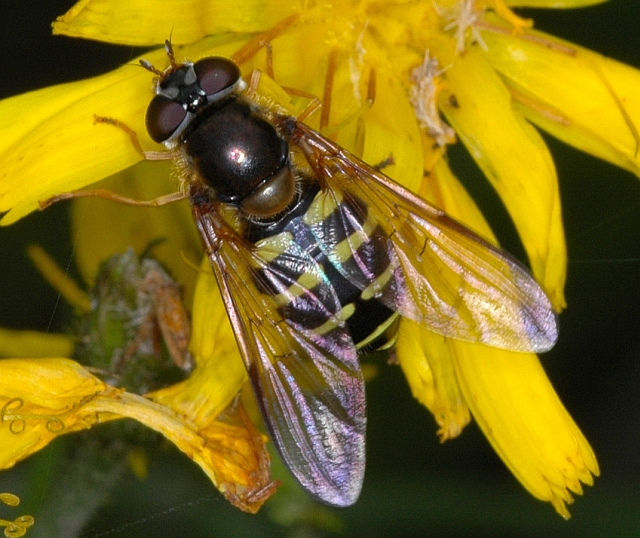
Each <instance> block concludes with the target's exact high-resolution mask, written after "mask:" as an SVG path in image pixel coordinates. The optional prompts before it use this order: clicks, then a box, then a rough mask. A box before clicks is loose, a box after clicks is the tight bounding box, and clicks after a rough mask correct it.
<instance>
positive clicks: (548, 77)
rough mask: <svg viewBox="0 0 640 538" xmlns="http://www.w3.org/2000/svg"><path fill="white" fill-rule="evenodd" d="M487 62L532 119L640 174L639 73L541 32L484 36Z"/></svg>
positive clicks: (549, 130) (582, 148)
mask: <svg viewBox="0 0 640 538" xmlns="http://www.w3.org/2000/svg"><path fill="white" fill-rule="evenodd" d="M483 36H484V37H485V38H486V39H485V41H486V43H487V46H488V47H489V49H490V54H488V55H487V58H488V60H489V62H490V63H491V65H493V66H494V67H495V69H497V70H498V71H499V72H500V73H501V74H502V75H503V76H504V77H505V82H506V84H507V85H508V87H509V88H510V90H511V92H512V94H513V96H514V99H515V101H516V103H517V104H518V105H517V108H518V110H519V111H521V112H522V114H524V115H525V116H526V117H527V119H529V120H531V121H532V122H533V123H535V124H536V125H539V126H540V127H541V128H543V129H544V130H545V131H548V132H549V133H551V134H553V135H554V136H556V137H558V138H559V139H561V140H563V141H565V142H566V143H567V144H570V145H572V146H575V147H576V148H578V149H581V150H582V151H585V152H587V153H591V154H593V155H595V156H597V157H600V158H602V159H605V160H607V161H609V162H611V163H613V164H615V165H616V166H620V167H622V168H625V169H627V170H629V171H631V172H632V173H634V174H636V175H640V155H639V151H638V146H639V144H640V136H639V134H638V131H639V129H640V127H639V126H638V120H637V118H639V117H640V97H639V95H638V91H637V89H638V87H639V86H640V70H638V69H634V68H632V67H630V66H627V65H624V64H622V63H620V62H616V61H615V60H612V59H610V58H605V57H604V56H601V55H600V54H597V53H595V52H591V51H589V50H587V49H584V48H582V47H579V46H577V45H574V44H571V43H568V42H565V41H562V40H560V39H557V38H555V37H553V36H550V35H547V34H544V33H542V32H534V31H527V32H526V33H525V34H523V35H522V36H520V37H519V38H518V39H516V38H513V37H509V36H507V35H504V34H502V33H497V32H485V33H483Z"/></svg>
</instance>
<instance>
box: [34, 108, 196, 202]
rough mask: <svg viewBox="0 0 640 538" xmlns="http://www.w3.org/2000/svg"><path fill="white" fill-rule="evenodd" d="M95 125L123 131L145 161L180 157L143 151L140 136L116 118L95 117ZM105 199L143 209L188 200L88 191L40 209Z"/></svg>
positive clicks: (61, 197)
mask: <svg viewBox="0 0 640 538" xmlns="http://www.w3.org/2000/svg"><path fill="white" fill-rule="evenodd" d="M94 121H95V123H106V124H108V125H113V126H115V127H118V128H119V129H122V130H123V131H124V132H125V133H126V134H127V135H128V136H129V139H130V140H131V145H132V146H133V148H134V149H135V150H136V151H137V152H138V153H139V154H140V155H141V156H142V157H143V158H144V160H145V161H169V160H174V159H176V158H177V157H178V156H179V153H178V152H176V151H145V150H143V149H142V146H141V145H140V140H139V139H138V135H137V134H136V132H135V131H134V130H133V129H132V128H131V127H129V126H128V125H127V124H126V123H123V122H121V121H120V120H116V119H115V118H107V117H104V116H94ZM88 197H92V198H104V199H105V200H111V201H113V202H118V203H120V204H127V205H135V206H141V207H160V206H163V205H166V204H170V203H172V202H177V201H178V200H184V199H185V198H187V196H185V194H183V193H182V192H172V193H170V194H166V195H164V196H160V197H158V198H154V199H153V200H136V199H135V198H129V197H127V196H121V195H120V194H116V193H115V192H111V191H107V190H104V189H96V190H87V191H75V192H65V193H63V194H58V195H56V196H52V197H51V198H48V199H47V200H43V201H41V202H39V203H38V204H39V206H40V209H41V210H42V209H46V208H47V207H49V206H50V205H52V204H55V203H57V202H61V201H62V200H70V199H72V198H88Z"/></svg>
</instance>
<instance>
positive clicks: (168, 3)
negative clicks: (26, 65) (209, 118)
mask: <svg viewBox="0 0 640 538" xmlns="http://www.w3.org/2000/svg"><path fill="white" fill-rule="evenodd" d="M291 14H293V4H292V3H291V2H290V1H288V0H275V1H274V0H271V1H269V2H264V0H254V1H246V0H245V1H243V2H242V4H241V5H238V4H235V3H231V2H228V1H226V0H210V1H207V2H203V1H202V0H165V1H164V2H162V4H161V5H160V4H158V3H157V2H153V1H150V0H81V1H80V2H78V3H77V4H76V5H74V6H73V7H72V8H71V9H70V10H69V11H68V12H67V13H65V14H64V15H62V16H60V17H58V19H57V20H56V22H54V23H53V33H54V35H55V34H62V35H67V36H70V37H82V38H85V39H95V40H98V41H106V42H109V43H120V44H123V45H135V46H149V45H158V44H162V43H164V41H165V39H168V38H169V37H171V41H172V42H173V43H175V44H181V43H193V42H194V41H198V40H199V39H202V38H203V37H205V36H207V35H214V34H223V33H231V32H238V33H249V32H260V31H264V30H267V29H269V28H271V27H272V26H274V25H275V24H276V23H278V22H280V21H281V20H282V19H284V18H286V17H288V16H289V15H291Z"/></svg>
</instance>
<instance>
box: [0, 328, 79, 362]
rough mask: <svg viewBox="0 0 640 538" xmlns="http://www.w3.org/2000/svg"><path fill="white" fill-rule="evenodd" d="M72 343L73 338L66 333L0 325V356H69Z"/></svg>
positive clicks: (71, 351) (71, 350) (71, 352)
mask: <svg viewBox="0 0 640 538" xmlns="http://www.w3.org/2000/svg"><path fill="white" fill-rule="evenodd" d="M74 345H75V342H74V339H73V338H71V337H70V336H69V335H66V334H55V333H41V332H38V331H16V330H10V329H3V328H2V327H0V357H33V358H39V357H50V356H52V355H53V356H55V357H71V356H72V354H73V347H74Z"/></svg>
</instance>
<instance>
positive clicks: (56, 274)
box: [14, 245, 91, 356]
mask: <svg viewBox="0 0 640 538" xmlns="http://www.w3.org/2000/svg"><path fill="white" fill-rule="evenodd" d="M27 254H28V256H29V258H31V261H32V262H33V264H34V265H35V266H36V269H38V271H39V272H40V274H41V275H42V276H43V277H44V278H45V280H46V281H47V282H48V283H49V284H50V285H51V286H52V287H53V288H54V289H55V290H56V291H58V293H59V294H60V295H61V296H62V298H63V299H64V300H65V301H66V302H67V303H69V304H70V305H71V306H73V307H74V308H75V309H76V311H77V312H78V313H81V314H82V313H88V312H89V310H91V300H90V299H89V296H88V295H87V293H86V292H85V291H84V290H81V289H80V287H79V286H78V285H77V284H76V283H75V282H74V281H73V280H71V278H70V277H69V274H68V272H67V271H64V270H63V269H61V268H60V267H59V266H58V264H57V263H56V262H55V260H54V259H53V258H52V257H51V256H49V254H48V253H47V251H46V250H44V249H43V248H42V247H41V246H40V245H29V246H28V247H27ZM52 354H53V355H57V353H52ZM14 356H15V355H14Z"/></svg>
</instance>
